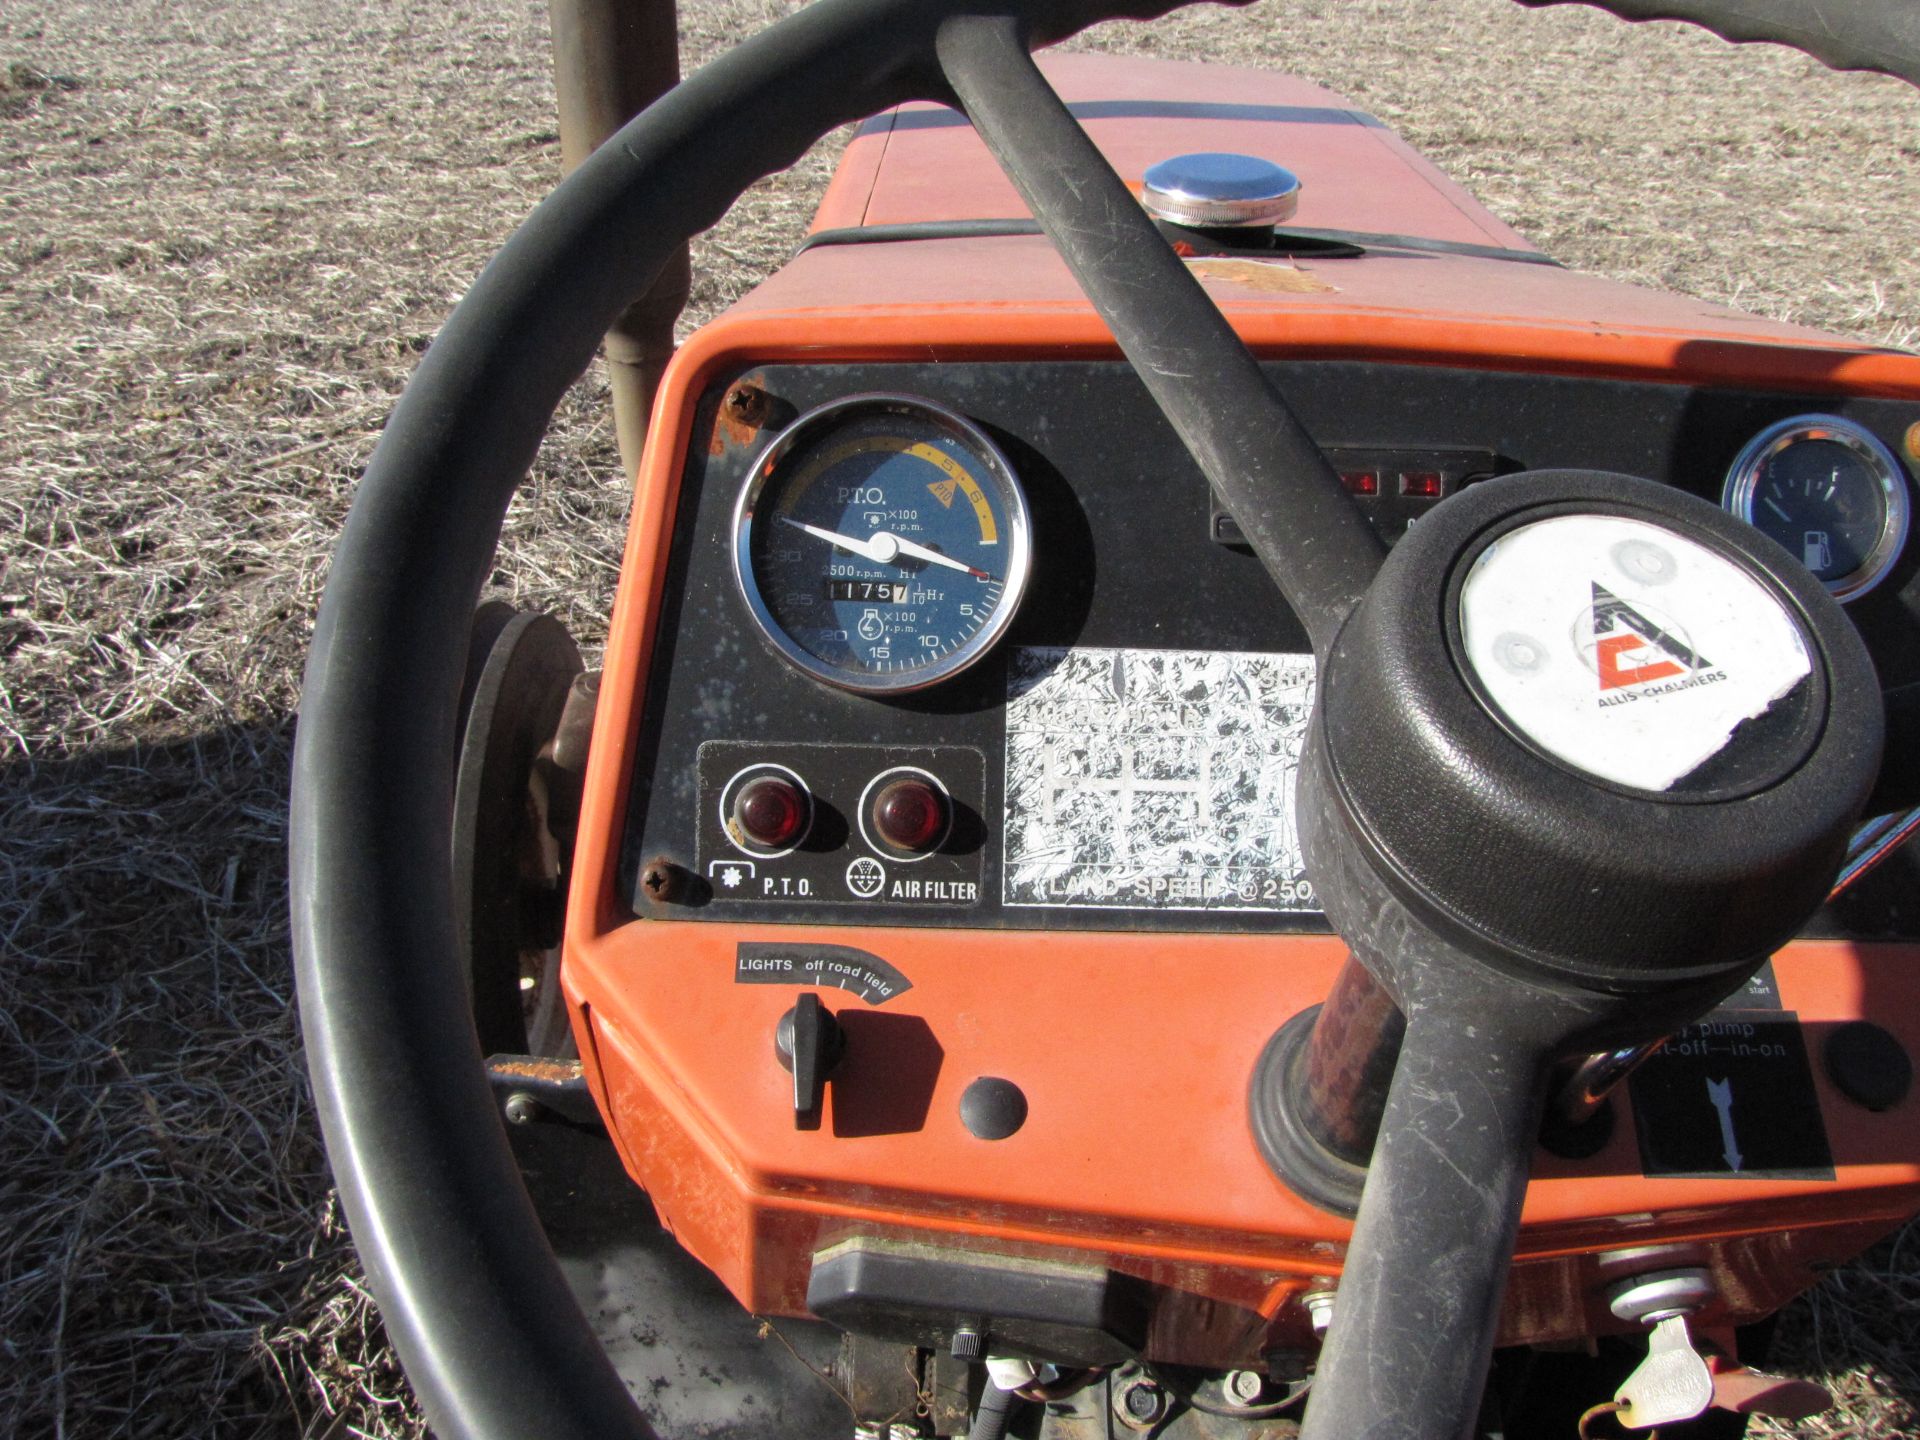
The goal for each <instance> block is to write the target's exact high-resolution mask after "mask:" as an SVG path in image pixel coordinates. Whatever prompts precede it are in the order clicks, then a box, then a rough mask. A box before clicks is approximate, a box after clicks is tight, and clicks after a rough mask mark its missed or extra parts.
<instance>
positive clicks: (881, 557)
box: [780, 515, 993, 580]
mask: <svg viewBox="0 0 1920 1440" xmlns="http://www.w3.org/2000/svg"><path fill="white" fill-rule="evenodd" d="M780 521H781V523H782V524H784V525H791V526H793V528H794V529H796V530H804V531H805V532H806V533H807V534H809V535H811V536H813V538H814V539H816V540H824V541H826V542H827V543H828V544H829V545H835V546H838V547H839V548H840V549H842V550H845V551H848V552H850V553H851V554H854V555H858V556H860V557H861V558H862V559H864V560H871V561H873V562H874V563H875V564H877V565H894V564H897V563H898V562H899V559H900V557H901V556H902V555H905V556H908V557H910V558H911V559H914V560H923V561H925V562H927V563H928V564H932V565H944V566H946V567H947V568H948V569H949V570H958V571H959V572H960V573H961V574H963V575H971V576H973V577H974V578H975V579H977V580H991V579H992V578H993V577H992V576H991V575H989V574H987V572H986V571H984V570H976V569H974V567H973V566H971V565H968V564H965V563H964V562H962V561H959V560H955V559H954V558H953V557H952V556H951V555H942V554H941V553H940V552H939V551H938V550H929V549H928V548H927V547H926V546H924V545H916V544H914V542H913V541H911V540H902V539H901V538H900V537H899V536H898V535H890V534H888V533H887V532H886V531H884V530H882V531H881V532H880V533H879V534H877V535H871V536H868V537H867V538H866V539H865V540H860V539H856V538H855V537H854V536H852V535H842V534H840V533H839V532H838V531H834V530H826V529H822V528H821V527H820V526H818V525H809V524H807V523H806V522H805V521H804V520H795V519H794V518H792V517H791V516H789V515H782V516H781V517H780Z"/></svg>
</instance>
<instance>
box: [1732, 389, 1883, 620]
mask: <svg viewBox="0 0 1920 1440" xmlns="http://www.w3.org/2000/svg"><path fill="white" fill-rule="evenodd" d="M1721 504H1723V505H1724V506H1725V507H1726V508H1727V509H1728V510H1730V511H1732V512H1733V513H1734V514H1735V515H1738V516H1739V517H1740V518H1741V519H1742V520H1745V521H1746V522H1747V523H1748V524H1750V525H1753V526H1754V527H1756V528H1757V529H1759V530H1760V531H1761V532H1762V533H1764V534H1766V535H1768V536H1770V537H1772V538H1773V539H1775V540H1777V541H1779V542H1780V543H1781V544H1782V545H1784V546H1786V548H1787V549H1788V550H1790V551H1792V552H1793V554H1794V555H1795V556H1796V557H1798V558H1799V560H1800V562H1801V563H1802V564H1804V565H1805V566H1806V567H1807V569H1809V570H1811V571H1812V572H1813V574H1814V576H1815V577H1816V578H1818V579H1820V580H1822V581H1824V582H1825V583H1826V587H1827V589H1828V590H1830V591H1831V592H1832V593H1833V596H1834V598H1835V599H1836V600H1851V599H1853V598H1855V597H1856V596H1859V595H1864V594H1865V593H1866V592H1867V591H1868V590H1871V589H1872V588H1873V587H1874V586H1875V585H1877V584H1879V582H1880V581H1881V580H1882V579H1883V578H1884V577H1885V576H1886V573H1887V571H1889V570H1890V569H1892V568H1893V563H1894V561H1895V560H1897V559H1898V558H1899V556H1900V549H1901V546H1902V545H1904V544H1905V543H1906V539H1907V517H1908V510H1909V501H1908V495H1907V474H1906V471H1905V470H1904V469H1902V468H1901V466H1900V462H1899V461H1898V460H1896V459H1894V457H1893V453H1892V452H1891V451H1890V450H1888V449H1887V447H1886V446H1885V445H1883V444H1881V442H1880V441H1879V439H1877V438H1876V437H1875V436H1874V435H1873V434H1872V433H1871V432H1870V431H1868V430H1866V429H1865V428H1864V427H1862V426H1860V425H1858V424H1856V423H1855V422H1854V421H1851V420H1845V419H1842V418H1841V417H1840V416H1838V415H1796V416H1794V417H1793V418H1792V419H1791V420H1782V421H1779V422H1778V423H1777V424H1774V425H1769V426H1768V427H1767V428H1766V429H1765V430H1762V431H1761V432H1760V433H1759V434H1758V435H1756V436H1754V437H1753V439H1752V440H1750V441H1749V442H1748V443H1747V447H1746V449H1744V450H1742V451H1741V452H1740V455H1739V458H1738V459H1736V460H1735V461H1734V462H1733V467H1732V468H1731V469H1730V470H1729V471H1728V472H1727V483H1726V489H1725V491H1724V492H1723V494H1722V496H1721Z"/></svg>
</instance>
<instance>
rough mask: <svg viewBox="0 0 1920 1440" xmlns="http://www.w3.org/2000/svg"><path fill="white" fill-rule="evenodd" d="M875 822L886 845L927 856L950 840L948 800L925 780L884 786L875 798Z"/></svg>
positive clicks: (872, 814)
mask: <svg viewBox="0 0 1920 1440" xmlns="http://www.w3.org/2000/svg"><path fill="white" fill-rule="evenodd" d="M871 818H872V820H873V831H874V834H875V835H876V836H877V837H879V839H880V841H881V842H882V843H883V844H886V845H890V846H892V847H893V848H894V849H895V850H900V851H905V852H907V853H909V854H924V853H925V852H926V851H929V850H931V849H933V848H934V847H935V846H936V845H938V844H939V843H940V842H941V841H942V840H943V839H945V838H946V834H947V821H948V814H947V797H946V796H945V795H943V794H941V793H940V791H939V790H938V789H937V788H935V787H934V786H933V785H930V784H929V783H928V782H926V781H925V780H916V779H913V778H912V777H903V778H902V779H899V780H894V781H891V782H889V783H888V784H886V785H883V786H882V787H881V789H880V793H879V794H878V795H876V796H874V797H873V810H872V811H871Z"/></svg>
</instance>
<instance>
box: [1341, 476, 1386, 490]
mask: <svg viewBox="0 0 1920 1440" xmlns="http://www.w3.org/2000/svg"><path fill="white" fill-rule="evenodd" d="M1340 483H1341V484H1342V485H1344V486H1346V487H1347V493H1348V494H1349V495H1378V494H1379V493H1380V472H1379V471H1378V470H1342V471H1341V472H1340Z"/></svg>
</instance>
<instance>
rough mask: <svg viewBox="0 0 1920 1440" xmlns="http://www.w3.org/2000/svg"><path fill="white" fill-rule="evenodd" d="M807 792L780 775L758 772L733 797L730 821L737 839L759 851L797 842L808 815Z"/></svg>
mask: <svg viewBox="0 0 1920 1440" xmlns="http://www.w3.org/2000/svg"><path fill="white" fill-rule="evenodd" d="M809 809H810V807H809V806H808V804H807V795H806V792H805V791H804V790H802V789H801V788H800V787H799V786H798V785H796V784H794V782H793V781H791V780H789V779H787V778H786V777H785V776H783V775H761V776H759V777H757V778H756V779H753V780H749V781H748V782H747V783H746V784H744V785H742V786H741V787H740V793H739V794H738V795H735V796H734V797H733V823H734V825H735V826H736V827H737V828H738V830H739V832H740V838H741V839H742V840H744V841H746V843H747V844H749V845H751V846H754V847H756V848H758V849H761V850H785V849H787V848H789V847H790V846H793V845H796V844H798V843H799V842H800V838H801V837H802V836H803V835H805V834H806V833H807V823H808V820H809V819H810V818H811V817H810V815H809Z"/></svg>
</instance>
